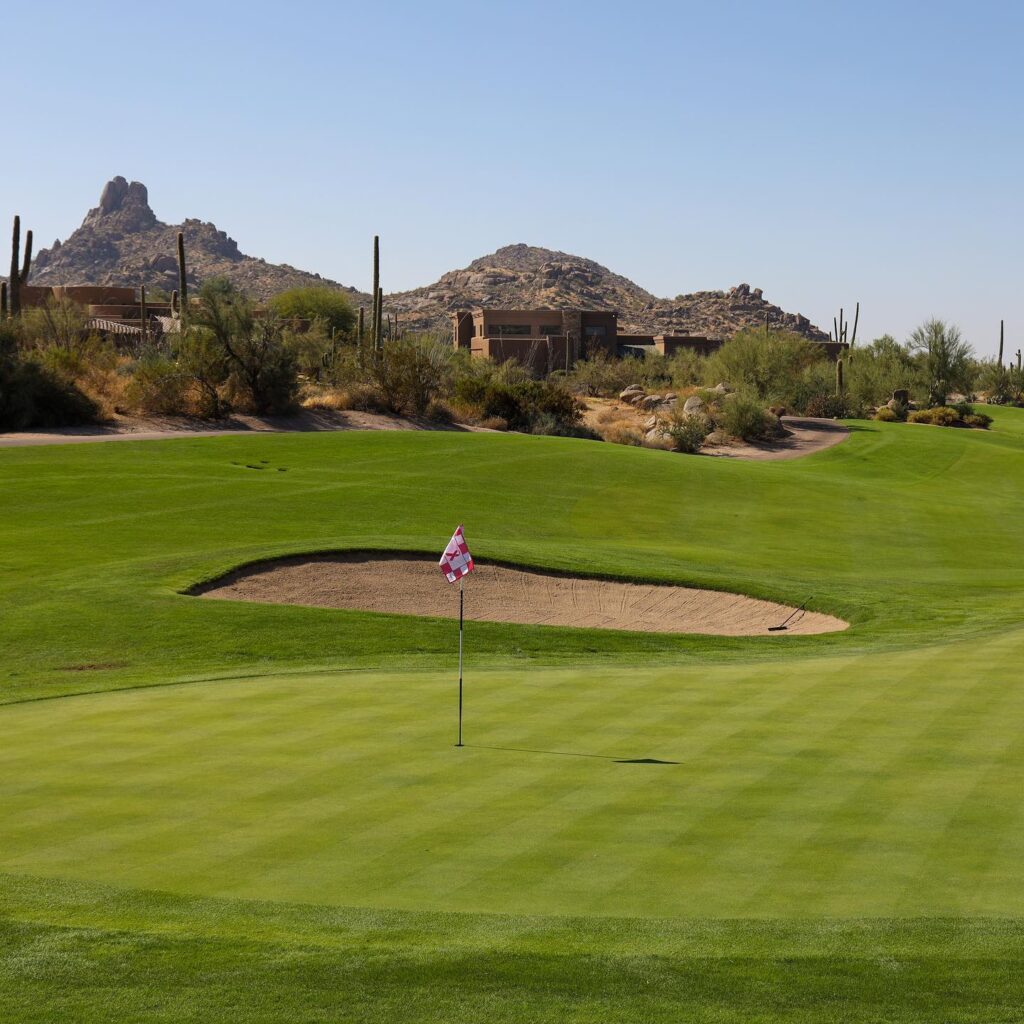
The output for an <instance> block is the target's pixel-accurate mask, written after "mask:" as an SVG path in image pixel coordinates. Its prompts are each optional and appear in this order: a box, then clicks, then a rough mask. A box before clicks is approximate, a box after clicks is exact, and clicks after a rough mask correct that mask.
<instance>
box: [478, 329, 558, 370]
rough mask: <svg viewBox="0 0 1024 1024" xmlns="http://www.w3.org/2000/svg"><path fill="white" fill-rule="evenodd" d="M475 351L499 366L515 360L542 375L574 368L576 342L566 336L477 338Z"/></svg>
mask: <svg viewBox="0 0 1024 1024" xmlns="http://www.w3.org/2000/svg"><path fill="white" fill-rule="evenodd" d="M471 351H472V353H473V355H474V356H481V357H484V358H490V359H493V360H494V361H495V362H496V363H504V362H507V361H508V360H509V359H515V360H516V361H517V362H520V363H522V364H523V366H528V367H530V369H532V370H533V371H534V372H535V373H540V374H548V373H551V371H552V370H564V369H566V368H567V367H569V368H571V367H572V361H573V346H572V343H571V342H570V340H569V339H568V338H565V337H562V336H546V337H535V338H531V337H519V338H514V337H504V338H487V337H484V338H473V345H472V349H471Z"/></svg>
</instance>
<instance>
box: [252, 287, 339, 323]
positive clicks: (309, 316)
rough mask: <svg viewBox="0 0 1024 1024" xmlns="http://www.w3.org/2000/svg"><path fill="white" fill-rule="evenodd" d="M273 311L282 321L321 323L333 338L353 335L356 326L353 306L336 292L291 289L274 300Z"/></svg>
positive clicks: (334, 290) (335, 290)
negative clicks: (334, 336) (336, 335)
mask: <svg viewBox="0 0 1024 1024" xmlns="http://www.w3.org/2000/svg"><path fill="white" fill-rule="evenodd" d="M270 309H271V310H272V311H273V312H274V313H276V314H277V315H278V316H279V317H281V319H282V320H308V321H309V322H310V323H312V322H313V321H316V320H319V321H320V322H321V323H322V324H323V326H324V327H325V328H326V329H327V332H328V333H329V334H330V333H332V332H333V333H335V334H342V335H347V334H350V333H351V331H352V329H353V327H354V326H355V323H356V314H355V310H354V309H353V308H352V303H351V302H349V300H348V297H347V296H346V295H345V294H344V292H340V291H338V290H337V289H336V288H323V287H302V288H289V289H288V290H287V291H284V292H281V293H280V294H279V295H275V296H274V297H273V298H272V299H271V300H270Z"/></svg>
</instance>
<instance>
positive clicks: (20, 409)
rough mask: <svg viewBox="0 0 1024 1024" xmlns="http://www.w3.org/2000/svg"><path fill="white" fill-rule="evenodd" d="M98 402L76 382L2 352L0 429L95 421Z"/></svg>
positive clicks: (64, 425)
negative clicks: (87, 394)
mask: <svg viewBox="0 0 1024 1024" xmlns="http://www.w3.org/2000/svg"><path fill="white" fill-rule="evenodd" d="M98 415H99V409H98V408H97V406H96V404H95V403H94V402H93V401H92V400H91V399H89V398H88V397H86V396H85V395H84V394H82V392H81V391H79V389H78V388H77V387H75V385H74V384H72V383H70V382H68V381H65V380H63V379H61V378H60V377H59V376H58V375H57V374H55V373H53V372H52V371H51V370H47V369H46V368H45V367H44V366H41V365H40V364H39V363H37V362H35V361H34V360H31V359H23V358H21V357H19V356H18V355H17V354H15V353H13V352H3V351H0V430H29V429H32V428H33V427H71V426H77V425H79V424H83V423H94V422H95V421H96V419H97V417H98Z"/></svg>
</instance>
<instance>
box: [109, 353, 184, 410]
mask: <svg viewBox="0 0 1024 1024" xmlns="http://www.w3.org/2000/svg"><path fill="white" fill-rule="evenodd" d="M190 385H191V379H190V377H189V375H188V374H187V373H185V372H184V371H183V370H182V368H181V367H180V366H179V365H178V363H177V362H175V361H174V360H173V359H171V358H170V356H167V355H164V354H163V353H161V352H157V351H153V350H151V351H148V352H145V353H143V355H142V357H141V358H140V359H139V360H138V361H137V362H136V363H135V365H134V366H133V367H132V371H131V378H130V379H129V381H128V385H127V387H126V388H125V390H124V398H123V402H124V406H125V408H127V409H130V410H131V411H132V412H137V413H141V414H142V415H143V416H183V415H185V414H187V413H188V412H189V398H188V394H189V388H190Z"/></svg>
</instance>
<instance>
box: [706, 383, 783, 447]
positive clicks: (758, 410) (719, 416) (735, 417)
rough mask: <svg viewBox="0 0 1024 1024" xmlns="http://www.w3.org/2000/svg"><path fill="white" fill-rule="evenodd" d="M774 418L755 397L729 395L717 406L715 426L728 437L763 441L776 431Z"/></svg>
mask: <svg viewBox="0 0 1024 1024" xmlns="http://www.w3.org/2000/svg"><path fill="white" fill-rule="evenodd" d="M776 422H777V421H776V420H775V417H774V416H771V415H770V414H769V413H768V412H766V411H765V409H764V408H763V407H762V405H761V403H760V402H759V401H758V400H757V399H756V398H751V397H749V396H747V395H743V394H735V395H729V396H728V397H726V399H725V400H724V401H723V402H722V403H721V405H720V406H719V410H718V412H717V413H716V415H715V426H716V427H718V429H719V430H721V431H723V432H724V433H726V434H728V435H729V436H730V437H738V438H741V439H742V440H744V441H764V440H766V439H768V438H770V437H772V436H773V435H774V434H775V433H776V430H777V428H776Z"/></svg>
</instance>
